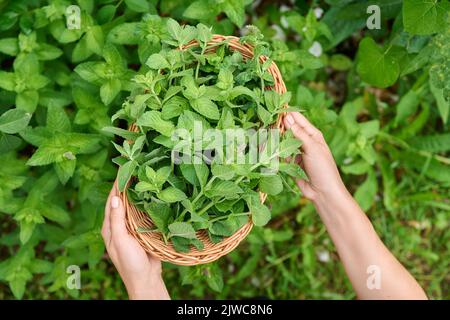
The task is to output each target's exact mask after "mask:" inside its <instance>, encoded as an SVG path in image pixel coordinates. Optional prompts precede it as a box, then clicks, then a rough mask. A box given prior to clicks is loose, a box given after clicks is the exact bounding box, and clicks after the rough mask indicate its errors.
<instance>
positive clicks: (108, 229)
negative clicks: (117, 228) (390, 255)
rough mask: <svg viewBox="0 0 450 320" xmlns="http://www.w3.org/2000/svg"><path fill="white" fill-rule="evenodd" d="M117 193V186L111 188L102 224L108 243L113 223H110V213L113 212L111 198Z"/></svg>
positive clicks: (103, 233) (104, 238)
mask: <svg viewBox="0 0 450 320" xmlns="http://www.w3.org/2000/svg"><path fill="white" fill-rule="evenodd" d="M115 194H116V190H115V187H114V185H113V187H112V188H111V191H110V192H109V195H108V199H107V200H106V204H105V216H104V218H103V225H102V237H103V240H104V241H105V243H106V244H108V243H109V240H110V239H111V223H110V214H111V205H110V203H111V198H112V197H113V196H114V195H115Z"/></svg>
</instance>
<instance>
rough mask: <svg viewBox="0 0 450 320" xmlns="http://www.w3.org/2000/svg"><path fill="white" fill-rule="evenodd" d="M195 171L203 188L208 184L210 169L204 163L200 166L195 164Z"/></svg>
mask: <svg viewBox="0 0 450 320" xmlns="http://www.w3.org/2000/svg"><path fill="white" fill-rule="evenodd" d="M193 166H194V170H195V173H196V175H197V178H198V181H199V182H200V186H201V187H202V188H203V187H204V186H205V185H206V183H207V182H208V176H209V169H208V166H207V165H206V163H204V162H203V161H202V162H201V163H200V164H194V165H193Z"/></svg>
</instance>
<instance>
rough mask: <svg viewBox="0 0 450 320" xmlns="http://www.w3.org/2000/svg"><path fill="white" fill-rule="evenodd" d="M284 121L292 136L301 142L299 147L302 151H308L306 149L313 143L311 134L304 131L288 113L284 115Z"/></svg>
mask: <svg viewBox="0 0 450 320" xmlns="http://www.w3.org/2000/svg"><path fill="white" fill-rule="evenodd" d="M284 122H285V125H286V127H287V128H289V129H291V131H292V133H293V134H294V136H295V137H296V138H297V139H299V140H301V141H302V142H303V143H302V145H301V147H300V148H301V149H302V150H303V152H305V153H308V150H309V149H310V148H311V147H312V144H313V143H314V141H313V140H312V138H311V136H310V135H309V134H308V133H306V131H305V130H303V129H302V128H301V127H300V126H299V125H298V124H297V123H296V122H295V121H294V120H293V118H292V116H290V115H289V114H288V115H287V116H286V117H285V119H284Z"/></svg>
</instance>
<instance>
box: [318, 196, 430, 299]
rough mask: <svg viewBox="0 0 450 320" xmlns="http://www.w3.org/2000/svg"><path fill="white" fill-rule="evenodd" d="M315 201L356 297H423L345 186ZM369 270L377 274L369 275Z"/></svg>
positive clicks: (417, 286)
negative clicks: (374, 279) (377, 280)
mask: <svg viewBox="0 0 450 320" xmlns="http://www.w3.org/2000/svg"><path fill="white" fill-rule="evenodd" d="M314 205H315V207H316V209H317V211H318V213H319V215H320V217H321V219H322V221H323V222H324V224H325V226H326V228H327V230H328V232H329V234H330V236H331V239H332V240H333V242H334V244H335V246H336V249H337V252H338V254H339V256H340V258H341V260H342V263H343V265H344V268H345V270H346V273H347V275H348V277H349V279H350V282H351V283H352V285H353V287H354V289H355V291H356V293H357V296H358V298H360V299H426V295H425V293H424V292H423V290H422V288H421V287H420V286H419V284H418V283H417V282H416V280H415V279H414V278H413V277H412V276H411V275H410V274H409V272H408V271H407V270H406V269H405V268H404V267H403V266H402V265H401V264H400V263H399V262H398V260H397V259H396V258H395V257H394V256H393V255H392V254H391V253H390V252H389V250H388V249H387V248H386V247H385V246H384V244H383V243H382V241H381V240H380V238H379V237H378V235H377V234H376V232H375V230H374V229H373V226H372V224H371V223H370V221H369V219H368V218H367V216H366V215H365V214H364V212H363V211H362V210H361V208H360V207H359V205H358V204H357V203H356V201H355V200H354V199H353V198H352V196H351V195H350V194H349V193H348V191H347V190H345V188H342V190H341V191H340V192H337V193H333V194H330V195H329V196H326V197H323V196H322V197H320V196H319V197H318V199H315V200H314ZM371 268H372V269H371ZM368 271H370V272H375V273H376V274H373V275H371V274H370V273H368ZM378 276H379V279H380V282H379V284H380V285H379V286H378V285H377V284H378V283H377V282H376V281H375V282H372V281H371V280H373V277H378ZM370 277H372V278H370ZM368 279H369V284H368ZM371 284H372V285H371Z"/></svg>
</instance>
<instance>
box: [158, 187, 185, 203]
mask: <svg viewBox="0 0 450 320" xmlns="http://www.w3.org/2000/svg"><path fill="white" fill-rule="evenodd" d="M158 198H159V199H160V200H162V201H164V202H167V203H174V202H180V201H182V200H184V199H187V196H186V194H185V193H184V192H183V191H181V190H180V189H177V188H175V187H168V188H166V189H164V190H163V191H161V192H160V193H158Z"/></svg>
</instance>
